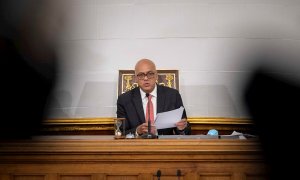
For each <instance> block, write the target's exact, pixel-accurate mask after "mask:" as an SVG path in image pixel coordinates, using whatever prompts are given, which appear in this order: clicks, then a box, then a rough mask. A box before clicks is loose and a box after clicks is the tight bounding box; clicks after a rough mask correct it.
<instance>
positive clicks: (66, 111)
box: [47, 90, 72, 119]
mask: <svg viewBox="0 0 300 180" xmlns="http://www.w3.org/2000/svg"><path fill="white" fill-rule="evenodd" d="M49 99H50V102H49V105H48V106H47V118H48V119H49V118H55V117H59V118H72V115H71V113H72V112H71V110H72V95H71V93H70V92H68V91H64V90H61V91H55V92H53V93H52V96H51V97H50V98H49Z"/></svg>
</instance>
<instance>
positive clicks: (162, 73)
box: [118, 70, 179, 95]
mask: <svg viewBox="0 0 300 180" xmlns="http://www.w3.org/2000/svg"><path fill="white" fill-rule="evenodd" d="M157 73H158V82H157V83H158V84H159V85H163V86H168V87H171V88H174V89H177V90H179V75H178V70H157ZM118 81H119V82H118V95H120V94H123V93H124V92H127V91H130V90H131V89H133V88H135V87H137V86H138V84H137V83H136V81H135V74H134V70H119V80H118Z"/></svg>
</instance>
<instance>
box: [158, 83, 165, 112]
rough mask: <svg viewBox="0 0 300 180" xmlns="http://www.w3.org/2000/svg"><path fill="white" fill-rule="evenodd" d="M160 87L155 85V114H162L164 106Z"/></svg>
mask: <svg viewBox="0 0 300 180" xmlns="http://www.w3.org/2000/svg"><path fill="white" fill-rule="evenodd" d="M164 93H165V92H164V91H163V89H162V87H161V86H159V85H157V113H160V112H163V110H164V106H165V97H166V96H165V95H164Z"/></svg>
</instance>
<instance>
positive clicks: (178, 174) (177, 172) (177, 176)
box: [176, 169, 181, 180]
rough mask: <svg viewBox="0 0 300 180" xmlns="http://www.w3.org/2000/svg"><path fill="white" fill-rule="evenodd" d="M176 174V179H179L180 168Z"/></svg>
mask: <svg viewBox="0 0 300 180" xmlns="http://www.w3.org/2000/svg"><path fill="white" fill-rule="evenodd" d="M176 175H177V178H178V180H180V176H181V171H180V169H178V170H177V173H176Z"/></svg>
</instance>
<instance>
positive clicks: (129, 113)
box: [117, 85, 191, 135]
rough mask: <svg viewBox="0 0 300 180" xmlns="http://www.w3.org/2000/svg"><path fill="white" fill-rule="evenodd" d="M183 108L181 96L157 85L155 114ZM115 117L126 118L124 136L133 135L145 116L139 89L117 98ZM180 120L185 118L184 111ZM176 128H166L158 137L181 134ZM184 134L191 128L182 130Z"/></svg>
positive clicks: (189, 131) (159, 132) (159, 131)
mask: <svg viewBox="0 0 300 180" xmlns="http://www.w3.org/2000/svg"><path fill="white" fill-rule="evenodd" d="M180 106H183V103H182V99H181V96H180V94H179V92H178V91H177V90H175V89H172V88H169V87H165V86H160V85H157V113H160V112H165V111H170V110H174V109H177V108H179V107H180ZM117 117H118V118H126V124H125V129H126V134H127V133H129V132H131V133H133V134H134V133H135V131H136V127H137V126H139V125H140V124H143V123H144V122H145V115H144V110H143V104H142V99H141V93H140V89H139V88H138V87H137V88H134V89H132V90H131V91H128V92H126V93H124V94H121V95H120V96H119V97H118V101H117ZM182 118H187V116H186V112H185V110H184V112H183V114H182ZM181 133H182V131H178V129H177V128H168V129H161V130H158V134H159V135H162V134H164V135H172V134H181ZM184 134H191V128H190V125H189V124H188V127H187V128H186V129H185V130H184Z"/></svg>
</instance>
